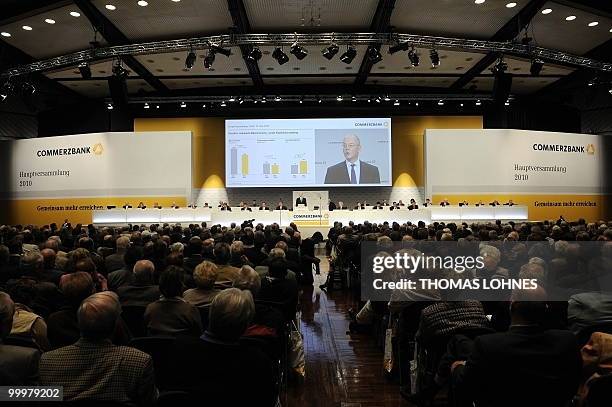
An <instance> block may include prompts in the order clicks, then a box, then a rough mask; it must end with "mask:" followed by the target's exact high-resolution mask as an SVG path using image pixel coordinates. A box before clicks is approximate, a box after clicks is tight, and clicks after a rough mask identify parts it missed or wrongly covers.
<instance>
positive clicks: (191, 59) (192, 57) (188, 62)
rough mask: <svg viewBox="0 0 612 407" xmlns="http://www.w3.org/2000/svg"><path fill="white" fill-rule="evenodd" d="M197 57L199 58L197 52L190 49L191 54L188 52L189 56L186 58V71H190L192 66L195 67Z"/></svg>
mask: <svg viewBox="0 0 612 407" xmlns="http://www.w3.org/2000/svg"><path fill="white" fill-rule="evenodd" d="M196 59H197V55H196V53H195V52H193V51H189V54H187V58H185V70H186V71H190V70H191V68H193V66H194V65H195V63H196Z"/></svg>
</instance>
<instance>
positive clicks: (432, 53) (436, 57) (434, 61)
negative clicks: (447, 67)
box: [429, 49, 440, 68]
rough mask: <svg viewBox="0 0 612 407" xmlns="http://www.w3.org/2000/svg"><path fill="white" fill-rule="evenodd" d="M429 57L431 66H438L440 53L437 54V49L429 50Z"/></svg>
mask: <svg viewBox="0 0 612 407" xmlns="http://www.w3.org/2000/svg"><path fill="white" fill-rule="evenodd" d="M429 58H430V59H431V66H432V68H437V67H439V66H440V55H438V51H436V50H435V49H432V50H431V51H429Z"/></svg>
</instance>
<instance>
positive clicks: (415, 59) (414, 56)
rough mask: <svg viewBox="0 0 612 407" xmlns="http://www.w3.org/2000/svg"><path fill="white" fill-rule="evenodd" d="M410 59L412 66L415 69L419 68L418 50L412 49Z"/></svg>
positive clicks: (409, 52)
mask: <svg viewBox="0 0 612 407" xmlns="http://www.w3.org/2000/svg"><path fill="white" fill-rule="evenodd" d="M408 59H409V60H410V65H412V66H413V67H415V68H416V67H417V66H419V60H420V58H419V54H418V53H417V50H416V49H415V48H414V47H412V49H411V50H410V51H408Z"/></svg>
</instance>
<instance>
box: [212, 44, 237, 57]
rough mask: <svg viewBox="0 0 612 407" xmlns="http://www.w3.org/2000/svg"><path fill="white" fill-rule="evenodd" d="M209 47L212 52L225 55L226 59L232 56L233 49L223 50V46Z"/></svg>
mask: <svg viewBox="0 0 612 407" xmlns="http://www.w3.org/2000/svg"><path fill="white" fill-rule="evenodd" d="M209 47H210V50H211V51H213V52H215V53H217V54H221V55H225V56H226V57H229V56H230V55H231V54H232V50H231V49H227V48H223V47H222V46H220V45H218V44H209Z"/></svg>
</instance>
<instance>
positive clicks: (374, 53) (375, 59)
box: [368, 45, 383, 65]
mask: <svg viewBox="0 0 612 407" xmlns="http://www.w3.org/2000/svg"><path fill="white" fill-rule="evenodd" d="M368 59H369V60H370V62H371V63H372V65H374V64H377V63H379V62H380V61H382V59H383V57H382V54H381V53H380V51H379V50H378V48H377V47H375V46H373V45H371V46H369V47H368Z"/></svg>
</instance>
